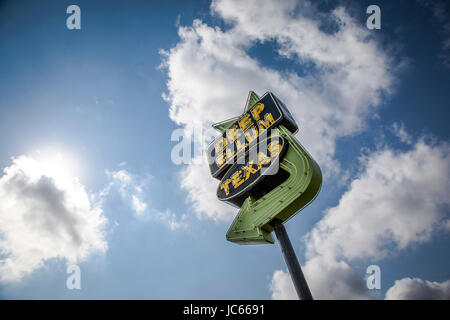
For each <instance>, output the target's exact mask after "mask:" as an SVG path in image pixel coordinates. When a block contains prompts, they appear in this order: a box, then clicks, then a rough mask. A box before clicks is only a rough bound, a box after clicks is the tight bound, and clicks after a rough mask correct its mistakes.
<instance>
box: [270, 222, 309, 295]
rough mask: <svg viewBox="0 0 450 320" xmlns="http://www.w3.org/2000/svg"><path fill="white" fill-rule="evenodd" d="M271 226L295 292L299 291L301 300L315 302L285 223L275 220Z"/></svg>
mask: <svg viewBox="0 0 450 320" xmlns="http://www.w3.org/2000/svg"><path fill="white" fill-rule="evenodd" d="M271 225H272V226H273V227H274V229H275V234H276V236H277V239H278V243H279V244H280V247H281V251H282V252H283V256H284V260H285V261H286V265H287V267H288V270H289V274H290V275H291V278H292V282H293V283H294V287H295V291H297V295H298V298H299V299H300V300H313V297H312V295H311V291H309V287H308V283H306V279H305V276H304V275H303V272H302V268H301V267H300V264H299V263H298V260H297V256H296V255H295V252H294V249H293V248H292V244H291V241H290V240H289V237H288V234H287V232H286V229H285V228H284V225H283V222H282V221H281V220H279V219H275V220H273V221H272V222H271Z"/></svg>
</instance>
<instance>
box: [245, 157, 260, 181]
mask: <svg viewBox="0 0 450 320" xmlns="http://www.w3.org/2000/svg"><path fill="white" fill-rule="evenodd" d="M242 169H243V170H244V171H245V180H247V179H248V178H249V177H250V174H253V173H256V172H258V169H256V168H253V161H250V162H249V163H248V165H246V166H245V167H242Z"/></svg>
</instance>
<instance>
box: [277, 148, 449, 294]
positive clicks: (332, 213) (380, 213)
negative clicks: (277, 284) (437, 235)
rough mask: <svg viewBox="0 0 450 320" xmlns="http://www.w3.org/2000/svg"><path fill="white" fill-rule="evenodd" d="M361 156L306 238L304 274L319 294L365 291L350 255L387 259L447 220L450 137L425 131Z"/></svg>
mask: <svg viewBox="0 0 450 320" xmlns="http://www.w3.org/2000/svg"><path fill="white" fill-rule="evenodd" d="M361 162H362V168H361V172H360V174H359V175H358V176H357V177H356V178H355V179H354V180H353V181H352V183H351V184H350V187H349V189H348V191H347V192H345V193H344V195H343V196H342V197H341V199H340V201H339V204H338V205H337V206H335V207H333V208H330V209H328V210H326V212H325V215H324V217H323V218H322V219H321V220H320V221H319V222H318V223H317V224H316V225H315V227H314V228H313V230H312V231H311V232H310V233H309V234H308V235H307V236H306V237H305V239H304V240H305V242H306V248H307V250H306V257H307V262H306V264H305V267H304V272H305V277H306V278H307V279H308V282H309V283H310V286H311V292H312V293H313V295H314V296H315V297H317V298H320V299H329V298H333V299H344V298H349V299H355V298H365V297H368V295H367V292H366V291H365V290H364V283H362V278H361V277H360V276H358V275H357V274H356V273H355V272H354V270H352V268H351V267H350V266H349V265H348V263H347V262H346V261H353V260H358V259H359V260H361V259H365V260H369V259H370V260H372V261H373V260H379V259H382V258H384V257H386V256H388V255H389V253H393V252H395V251H397V250H401V249H404V248H406V247H407V246H408V245H410V244H412V243H420V242H424V241H428V240H430V239H431V236H432V234H433V231H435V230H438V229H446V226H447V224H448V221H449V220H448V209H449V206H450V198H449V197H448V190H450V146H449V144H447V143H440V144H431V143H426V142H425V140H424V139H420V140H419V141H417V142H416V143H415V144H414V145H412V146H411V147H410V149H409V150H407V151H404V152H399V151H395V150H391V149H389V148H387V147H385V148H384V149H381V150H378V151H375V152H373V153H371V154H369V155H367V156H366V157H364V158H362V159H361ZM273 281H274V280H273Z"/></svg>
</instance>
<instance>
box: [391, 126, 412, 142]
mask: <svg viewBox="0 0 450 320" xmlns="http://www.w3.org/2000/svg"><path fill="white" fill-rule="evenodd" d="M392 130H393V132H394V134H395V135H396V136H397V137H398V138H399V139H400V141H401V142H403V143H406V144H412V142H413V140H412V138H411V136H410V135H409V134H408V133H407V132H406V130H405V125H404V123H403V122H401V123H397V122H394V124H393V125H392Z"/></svg>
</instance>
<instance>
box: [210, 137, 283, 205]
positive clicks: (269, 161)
mask: <svg viewBox="0 0 450 320" xmlns="http://www.w3.org/2000/svg"><path fill="white" fill-rule="evenodd" d="M286 150H287V141H286V140H285V139H284V138H283V137H281V136H275V137H271V138H269V139H266V140H264V141H262V142H260V143H259V144H257V145H254V146H253V147H252V148H250V150H249V151H248V152H247V153H246V154H245V156H242V157H239V158H238V159H237V161H236V163H235V164H234V165H233V166H231V168H230V169H229V170H228V171H227V172H226V173H225V175H224V176H223V178H222V180H221V181H220V184H219V186H218V188H217V197H218V198H219V200H223V201H228V202H231V203H234V204H236V205H238V206H240V205H241V204H242V202H243V200H244V199H245V198H247V197H248V195H249V192H250V190H251V189H253V187H255V186H256V185H257V184H258V183H259V182H261V180H262V179H264V178H265V177H266V176H268V175H274V174H276V173H277V172H278V169H279V164H280V161H281V159H282V157H283V156H284V154H285V152H286Z"/></svg>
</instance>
